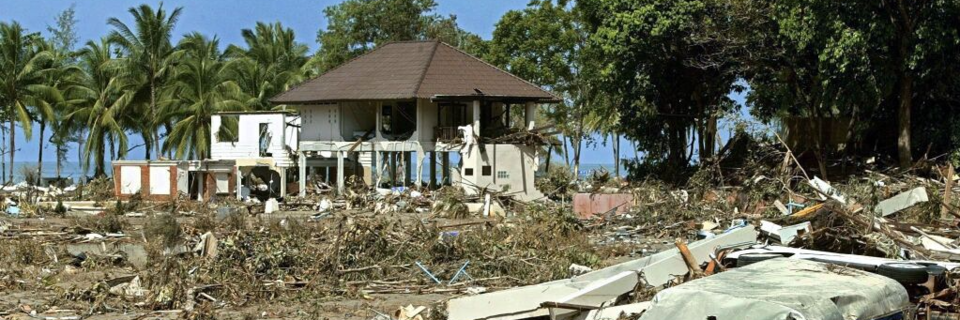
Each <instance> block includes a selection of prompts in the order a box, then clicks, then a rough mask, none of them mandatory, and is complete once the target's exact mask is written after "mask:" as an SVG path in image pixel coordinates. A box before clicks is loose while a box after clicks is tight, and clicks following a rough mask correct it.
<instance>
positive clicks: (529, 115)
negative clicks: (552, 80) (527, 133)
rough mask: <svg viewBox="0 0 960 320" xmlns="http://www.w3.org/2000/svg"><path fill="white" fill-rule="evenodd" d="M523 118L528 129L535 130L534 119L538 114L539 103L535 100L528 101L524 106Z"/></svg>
mask: <svg viewBox="0 0 960 320" xmlns="http://www.w3.org/2000/svg"><path fill="white" fill-rule="evenodd" d="M524 107H525V108H524V110H523V111H524V112H523V120H524V125H526V126H527V130H533V128H534V119H535V118H536V115H537V105H536V104H535V103H533V102H527V104H526V105H525V106H524Z"/></svg>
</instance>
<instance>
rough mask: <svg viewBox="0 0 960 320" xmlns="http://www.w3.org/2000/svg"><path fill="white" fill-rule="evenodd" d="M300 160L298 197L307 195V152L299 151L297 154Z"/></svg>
mask: <svg viewBox="0 0 960 320" xmlns="http://www.w3.org/2000/svg"><path fill="white" fill-rule="evenodd" d="M297 158H298V159H299V162H300V171H299V173H300V197H301V198H303V197H306V196H307V154H306V153H303V152H300V153H299V154H298V156H297Z"/></svg>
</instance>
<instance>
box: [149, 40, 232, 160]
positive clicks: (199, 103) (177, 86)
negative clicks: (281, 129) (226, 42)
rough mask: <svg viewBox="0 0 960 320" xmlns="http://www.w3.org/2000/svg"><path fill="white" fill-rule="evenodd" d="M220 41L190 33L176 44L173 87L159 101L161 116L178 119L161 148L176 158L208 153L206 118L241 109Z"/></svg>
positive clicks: (200, 155) (208, 134)
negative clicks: (160, 101)
mask: <svg viewBox="0 0 960 320" xmlns="http://www.w3.org/2000/svg"><path fill="white" fill-rule="evenodd" d="M219 45H220V41H219V40H217V38H215V37H214V38H213V39H208V38H207V37H205V36H203V35H201V34H199V33H191V34H188V35H187V36H185V37H184V39H183V40H181V41H180V43H179V44H178V48H179V49H180V50H179V51H178V52H177V54H176V56H177V60H178V61H180V63H179V64H178V65H177V66H176V68H175V69H174V70H173V74H172V76H173V78H172V79H173V82H172V83H173V86H172V87H171V90H170V92H169V93H170V94H169V96H168V97H167V99H165V100H164V101H163V102H162V106H163V110H164V112H163V113H164V116H165V117H169V118H173V119H178V121H177V122H176V124H175V125H174V126H173V130H172V131H171V132H170V135H169V136H168V138H167V139H166V141H165V142H164V145H163V149H164V150H165V151H167V150H175V151H176V152H175V154H176V157H177V158H192V159H206V158H207V157H208V156H209V155H210V142H211V138H210V131H211V130H210V117H211V116H212V115H213V114H214V113H217V112H223V111H240V110H243V109H244V104H243V102H241V101H242V100H243V98H244V97H243V94H242V90H241V88H240V86H238V85H237V83H236V82H234V81H233V80H230V78H229V77H228V74H227V73H226V72H224V66H225V64H226V63H225V62H224V55H223V53H221V52H220V49H218V48H219Z"/></svg>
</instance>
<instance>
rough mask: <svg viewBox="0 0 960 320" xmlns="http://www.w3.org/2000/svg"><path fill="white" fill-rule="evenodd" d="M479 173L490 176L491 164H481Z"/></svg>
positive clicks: (491, 173) (491, 171)
mask: <svg viewBox="0 0 960 320" xmlns="http://www.w3.org/2000/svg"><path fill="white" fill-rule="evenodd" d="M480 173H481V174H483V176H484V177H489V176H492V175H493V167H491V166H483V167H480Z"/></svg>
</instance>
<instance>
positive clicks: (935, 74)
mask: <svg viewBox="0 0 960 320" xmlns="http://www.w3.org/2000/svg"><path fill="white" fill-rule="evenodd" d="M734 4H735V6H736V10H734V11H736V12H741V13H744V14H743V16H741V17H739V18H738V19H735V20H736V21H737V23H738V24H739V26H738V27H737V28H735V29H733V30H738V31H739V32H741V34H739V35H736V36H735V37H736V38H739V39H742V41H741V42H742V43H743V44H744V47H745V49H744V52H743V53H742V54H741V56H742V57H743V58H742V60H743V61H744V65H745V66H747V67H746V68H745V72H744V76H745V77H746V78H747V80H748V82H749V83H750V86H751V88H752V89H753V90H752V91H751V94H750V96H749V102H750V103H751V105H752V106H753V111H754V113H755V114H756V115H758V116H759V117H761V118H762V119H772V118H774V117H784V116H799V117H809V118H831V117H849V119H850V122H849V128H850V130H849V131H848V132H847V135H846V136H847V141H846V143H845V144H844V149H843V150H842V151H843V152H844V154H846V153H848V152H850V149H851V148H857V147H856V146H861V144H862V142H863V141H862V139H863V138H864V137H867V138H872V139H876V137H886V136H888V135H887V134H886V133H888V132H890V130H889V129H888V128H896V134H895V135H894V136H896V140H895V141H889V143H883V144H882V145H881V147H880V150H875V149H869V150H868V149H861V150H855V151H858V152H868V153H871V154H876V151H882V150H896V153H895V154H896V158H897V159H898V161H899V163H900V166H901V167H903V168H909V167H910V166H911V165H912V163H913V153H914V152H917V151H919V150H916V149H915V148H913V146H914V145H915V143H914V142H916V141H922V142H925V143H923V144H922V145H923V146H924V148H926V147H927V146H931V147H935V148H937V149H935V150H934V151H937V150H940V151H943V152H950V150H956V147H958V146H960V145H958V141H957V139H956V138H953V137H957V136H960V130H957V129H956V128H955V127H953V126H952V124H951V121H949V119H951V118H954V119H955V117H957V113H956V112H955V111H952V109H955V107H956V105H957V103H956V102H955V101H958V100H957V98H958V97H960V89H958V86H957V84H958V82H957V81H955V80H953V78H955V77H952V76H951V75H953V74H956V73H957V72H960V59H958V57H957V55H956V54H955V52H957V50H960V36H958V32H957V29H956V22H957V21H958V20H957V18H956V17H957V16H958V15H960V3H957V2H955V1H919V2H916V1H900V0H892V1H847V2H831V1H783V2H778V3H776V4H773V3H770V2H765V1H753V0H746V1H738V2H734ZM919 39H923V41H919ZM917 109H919V110H921V111H923V112H920V113H916V112H914V111H915V110H917ZM918 118H919V119H923V120H927V121H924V123H925V125H923V126H913V125H911V124H912V123H913V121H914V120H915V119H918ZM811 132H814V133H815V134H820V130H816V129H815V128H811ZM915 132H920V133H922V134H921V135H920V136H913V135H912V133H915ZM890 133H892V132H890ZM884 139H889V138H884ZM820 140H821V139H813V141H814V142H816V143H817V145H816V146H815V148H814V151H815V152H816V153H817V156H818V159H820V166H821V171H825V170H826V168H825V165H824V162H825V159H824V158H825V157H826V155H824V153H825V151H823V150H821V149H822V148H821V147H820V146H819V143H820ZM851 146H853V147H851ZM884 146H890V148H889V149H887V148H885V147H884ZM859 148H867V146H861V147H859ZM891 153H892V152H891Z"/></svg>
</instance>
